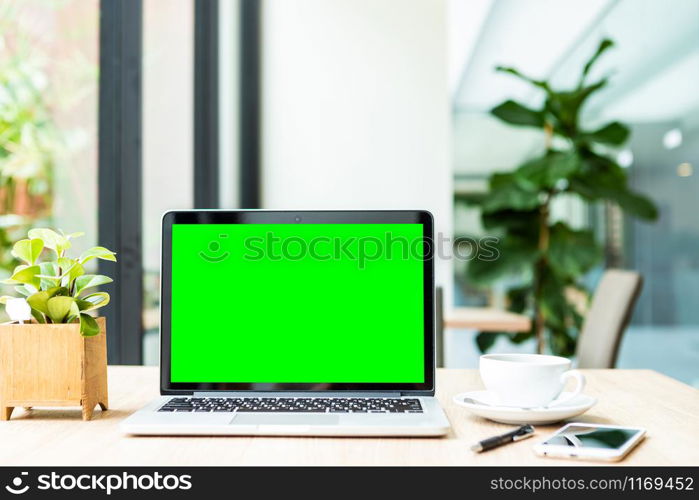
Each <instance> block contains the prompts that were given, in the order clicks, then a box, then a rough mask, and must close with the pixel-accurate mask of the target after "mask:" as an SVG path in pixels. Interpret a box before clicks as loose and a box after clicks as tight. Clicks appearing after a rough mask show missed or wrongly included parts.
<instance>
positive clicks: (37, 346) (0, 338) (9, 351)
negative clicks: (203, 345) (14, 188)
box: [0, 228, 116, 420]
mask: <svg viewBox="0 0 699 500" xmlns="http://www.w3.org/2000/svg"><path fill="white" fill-rule="evenodd" d="M81 235H82V233H73V234H64V233H63V232H61V231H59V232H55V231H53V230H51V229H43V228H37V229H31V230H30V231H29V234H28V236H29V237H28V238H27V239H23V240H20V241H18V242H16V243H15V244H14V246H13V249H12V255H13V256H14V257H15V258H17V259H18V260H20V261H21V262H22V264H20V265H18V266H17V267H16V268H15V269H14V272H13V273H12V276H11V277H10V278H9V279H8V280H5V281H4V283H5V284H9V285H14V288H15V291H16V292H17V293H18V294H19V295H20V297H9V296H3V297H0V303H3V304H5V309H6V312H7V314H8V315H9V317H10V319H11V320H12V321H10V322H9V323H5V324H3V325H0V419H2V420H8V419H9V418H10V416H11V415H12V411H13V409H14V408H16V407H20V406H21V407H25V408H31V407H33V406H81V407H82V416H83V420H89V419H90V418H92V411H93V409H94V407H95V405H97V404H99V405H100V407H101V408H102V409H103V410H106V409H107V342H106V327H105V320H104V318H99V317H94V316H93V312H94V311H95V310H96V309H98V308H100V307H104V306H105V305H107V304H108V303H109V294H108V293H106V292H100V291H95V287H98V286H100V285H103V284H106V283H110V282H111V281H112V279H111V278H109V277H107V276H102V275H99V274H86V272H85V265H86V264H87V263H88V262H90V261H91V260H93V259H102V260H109V261H116V257H115V254H114V252H112V251H110V250H108V249H106V248H104V247H93V248H90V249H89V250H86V251H85V252H83V253H82V254H80V256H79V257H78V258H76V259H73V258H70V257H68V256H67V255H66V251H67V250H68V249H70V248H71V239H73V238H76V237H78V236H81Z"/></svg>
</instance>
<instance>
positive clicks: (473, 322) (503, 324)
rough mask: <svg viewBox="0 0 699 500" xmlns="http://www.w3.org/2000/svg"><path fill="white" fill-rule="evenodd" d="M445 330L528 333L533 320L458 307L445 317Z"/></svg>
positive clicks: (500, 311)
mask: <svg viewBox="0 0 699 500" xmlns="http://www.w3.org/2000/svg"><path fill="white" fill-rule="evenodd" d="M444 327H445V328H468V329H469V330H477V331H479V332H509V333H518V332H528V331H529V329H530V328H531V319H530V318H529V316H525V315H523V314H515V313H512V312H509V311H502V310H500V309H493V308H490V307H456V308H454V309H452V310H451V311H448V312H447V313H446V314H445V316H444Z"/></svg>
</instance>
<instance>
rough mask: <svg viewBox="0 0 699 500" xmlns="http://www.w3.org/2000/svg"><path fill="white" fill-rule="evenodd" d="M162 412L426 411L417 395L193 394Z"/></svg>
mask: <svg viewBox="0 0 699 500" xmlns="http://www.w3.org/2000/svg"><path fill="white" fill-rule="evenodd" d="M158 411H162V412H238V413H253V412H277V413H285V412H286V413H422V412H423V410H422V405H421V404H420V400H419V399H417V398H412V399H411V398H407V399H399V398H193V397H177V398H172V399H170V400H169V401H168V402H167V403H165V404H164V405H163V406H161V407H160V409H159V410H158Z"/></svg>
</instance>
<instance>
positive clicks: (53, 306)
mask: <svg viewBox="0 0 699 500" xmlns="http://www.w3.org/2000/svg"><path fill="white" fill-rule="evenodd" d="M74 304H75V300H74V299H73V297H66V296H63V295H60V296H56V297H51V298H50V299H49V300H48V301H47V302H46V306H47V310H48V316H49V318H51V321H53V322H54V323H63V322H64V321H65V320H66V319H67V318H68V314H70V312H71V308H72V307H73V305H74Z"/></svg>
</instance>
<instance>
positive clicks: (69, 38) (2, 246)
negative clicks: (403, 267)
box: [0, 0, 699, 387]
mask: <svg viewBox="0 0 699 500" xmlns="http://www.w3.org/2000/svg"><path fill="white" fill-rule="evenodd" d="M604 38H610V39H613V40H614V42H615V46H614V47H613V49H610V50H609V51H608V52H607V53H605V55H604V56H603V57H602V58H600V60H599V61H598V63H597V64H596V66H595V69H594V73H595V75H598V76H609V78H610V83H609V84H608V85H607V86H606V87H605V88H604V89H602V90H601V91H599V92H597V93H595V95H594V96H592V97H590V99H589V101H588V102H587V103H586V105H585V107H584V111H583V114H582V116H581V120H582V122H583V123H589V124H599V123H603V122H607V121H612V120H618V121H621V122H623V123H625V124H626V125H628V126H629V127H630V129H631V135H630V139H629V140H628V141H625V142H624V143H623V144H621V145H619V146H618V147H615V148H613V149H610V150H609V151H608V154H610V155H612V156H613V158H614V159H615V161H616V162H617V163H618V164H619V165H620V166H621V167H623V169H624V170H625V172H626V175H627V178H628V182H629V184H630V186H631V187H632V188H633V189H634V190H635V191H639V192H642V193H644V194H645V195H646V196H648V197H649V198H651V199H652V200H653V202H654V203H655V205H656V207H657V209H658V214H659V216H658V218H657V220H655V221H652V222H644V221H641V220H638V219H634V218H631V217H629V216H627V215H625V214H624V213H623V212H622V211H621V210H619V209H618V207H615V206H614V205H613V204H609V203H602V204H588V203H586V202H585V201H583V200H582V199H580V198H576V197H574V196H570V197H565V198H564V199H562V200H560V201H559V202H556V203H555V204H554V206H553V207H552V217H553V218H555V219H557V220H562V221H566V222H567V223H568V224H570V225H571V226H573V227H576V228H585V229H590V230H592V231H593V232H594V234H595V236H596V239H597V241H598V242H599V243H600V245H601V247H602V248H603V252H604V255H603V258H602V259H601V260H600V261H599V263H597V264H596V265H595V266H594V268H593V269H591V270H590V271H589V272H587V273H586V274H585V276H584V277H583V280H582V281H583V282H584V283H585V284H586V285H587V286H588V287H589V288H590V289H591V290H594V288H595V286H596V285H597V283H598V281H599V279H600V276H601V275H602V272H603V270H604V269H605V267H617V268H628V269H634V270H636V271H638V272H639V273H640V274H641V275H642V276H643V278H644V287H643V291H642V293H641V295H640V297H639V299H638V302H637V304H636V307H635V309H634V312H633V316H632V318H631V322H630V326H629V328H628V330H627V331H626V334H625V336H624V337H623V341H622V345H621V349H620V354H619V358H618V361H617V366H618V367H620V368H652V369H656V370H659V371H661V372H663V373H666V374H668V375H670V376H672V377H675V378H678V379H680V380H682V381H684V382H687V383H689V384H693V385H694V386H697V387H699V369H697V366H699V307H697V306H698V305H699V217H697V210H698V209H699V206H698V200H699V173H695V170H696V169H697V168H698V167H699V93H698V92H697V91H696V88H697V85H698V82H699V0H673V1H672V2H659V1H657V0H566V1H560V0H178V1H172V0H131V1H129V2H111V1H109V0H102V1H99V0H54V1H48V0H4V1H3V2H2V3H0V210H1V213H0V268H1V269H0V272H2V273H3V275H4V276H7V274H8V273H9V272H10V271H11V269H12V268H13V267H14V265H15V262H13V260H12V256H11V255H10V254H9V250H10V248H11V242H12V241H14V240H16V239H18V238H19V237H20V236H21V235H22V234H23V233H24V232H26V229H27V227H28V226H36V225H40V224H50V225H52V226H56V227H60V228H62V229H64V230H65V231H68V232H72V231H85V232H86V233H87V234H86V237H84V238H82V241H80V240H78V242H77V244H78V245H80V246H84V247H88V246H92V245H95V244H97V243H98V242H99V243H100V244H102V245H104V246H107V247H109V248H111V249H114V250H115V251H116V252H117V253H118V254H119V256H120V262H119V264H118V268H117V276H116V280H117V282H118V283H119V284H120V289H119V291H118V293H114V291H112V293H113V299H112V300H113V302H112V304H110V306H109V307H110V309H109V312H108V317H109V321H110V325H112V326H111V327H110V335H109V337H110V338H109V342H110V344H109V352H110V361H111V362H113V363H130V364H139V363H147V364H156V363H157V361H158V340H157V332H158V323H159V312H158V294H159V290H158V287H159V261H160V256H159V245H160V240H159V237H160V235H159V227H160V216H161V214H162V213H163V212H164V211H166V210H168V209H185V208H217V207H220V208H276V209H296V208H306V209H323V208H333V209H338V208H356V209H372V208H375V209H386V208H425V209H429V210H431V211H432V212H433V213H434V214H435V217H436V223H437V228H436V229H437V231H439V232H442V233H443V234H444V235H448V236H450V237H451V238H454V237H459V236H461V237H472V238H478V237H481V236H485V235H488V234H489V230H488V229H487V228H484V227H483V225H482V222H481V214H480V211H479V208H478V206H477V205H474V204H473V203H470V202H469V200H472V199H478V197H479V196H483V195H484V194H485V193H487V192H488V189H489V184H488V179H489V178H490V176H491V175H492V174H493V173H495V172H506V171H511V170H513V169H514V168H516V167H517V166H518V165H520V164H521V163H522V162H524V161H526V160H527V159H530V158H532V157H534V156H536V155H538V154H541V152H542V151H543V150H544V149H545V147H546V137H545V130H544V129H536V128H522V127H515V126H512V125H509V124H507V123H504V122H503V121H501V120H498V119H497V118H496V117H494V116H493V115H492V114H491V113H490V110H491V109H492V108H493V107H494V106H496V105H498V104H499V103H501V102H502V101H505V100H507V99H514V100H517V101H518V102H520V103H523V104H525V105H528V106H532V107H536V106H540V105H541V102H542V99H543V96H542V95H541V93H540V92H537V91H536V89H533V88H532V86H531V85H529V84H527V83H525V82H523V81H521V80H518V79H516V78H513V77H511V76H508V75H505V74H503V73H498V72H496V71H495V67H496V66H498V65H505V66H513V67H515V68H518V69H520V70H521V71H523V72H524V73H526V74H527V75H529V76H531V77H533V78H535V79H542V80H547V81H549V82H551V84H552V85H555V86H562V87H566V86H570V85H573V84H574V82H575V81H576V79H577V78H578V75H579V74H580V69H581V67H582V66H583V64H584V63H585V61H586V60H587V59H588V58H589V57H590V56H591V54H592V53H594V51H595V50H596V48H597V46H598V44H599V43H600V41H601V40H602V39H604ZM466 265H467V263H465V262H456V261H454V260H447V259H440V260H439V261H438V262H437V264H436V266H437V282H438V285H439V286H440V287H441V288H442V289H443V290H444V303H445V308H446V310H449V309H451V308H457V307H461V306H476V307H480V306H488V307H495V308H507V307H508V303H507V299H506V297H505V289H506V287H507V286H508V278H507V277H504V278H502V279H500V280H496V281H495V282H493V283H492V284H490V285H489V286H487V287H476V286H474V284H473V283H471V282H470V280H469V279H468V278H467V274H466V272H467V271H466V269H465V268H466ZM107 272H109V273H110V274H114V272H113V271H111V270H109V269H108V270H107ZM4 276H3V277H4ZM208 323H209V318H207V317H206V316H202V329H205V328H206V325H207V324H208ZM474 337H475V332H473V331H472V330H471V329H460V328H447V329H446V331H445V336H444V343H445V357H444V363H445V364H446V366H447V367H465V366H467V367H475V366H476V362H477V356H478V355H479V348H478V346H477V345H476V343H475V338H474ZM491 350H500V351H526V352H533V351H534V350H535V343H534V340H533V339H528V340H526V341H524V342H521V343H519V344H513V343H511V342H509V341H508V340H507V339H505V338H498V339H497V341H496V343H495V345H494V346H493V347H491Z"/></svg>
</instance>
